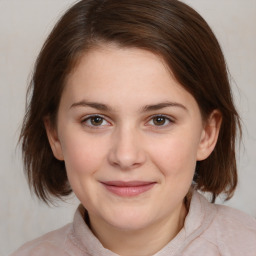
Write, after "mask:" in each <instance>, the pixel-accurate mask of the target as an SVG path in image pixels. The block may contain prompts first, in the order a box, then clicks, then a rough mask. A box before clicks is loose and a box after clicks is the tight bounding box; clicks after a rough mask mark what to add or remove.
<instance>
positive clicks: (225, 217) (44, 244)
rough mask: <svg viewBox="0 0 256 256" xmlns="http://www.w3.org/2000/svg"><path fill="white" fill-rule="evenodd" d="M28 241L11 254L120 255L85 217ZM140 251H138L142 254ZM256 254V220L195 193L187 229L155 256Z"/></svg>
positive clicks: (79, 214) (81, 211)
mask: <svg viewBox="0 0 256 256" xmlns="http://www.w3.org/2000/svg"><path fill="white" fill-rule="evenodd" d="M84 211H85V210H84V208H83V207H82V206H79V208H78V209H77V211H76V213H75V216H74V221H73V223H72V224H68V225H66V226H64V227H63V228H61V229H58V230H55V231H52V232H50V233H48V234H46V235H44V236H42V237H40V238H37V239H36V240H33V241H31V242H28V243H26V244H25V245H23V246H22V247H21V248H20V249H19V250H17V251H16V252H15V253H13V254H12V255H11V256H64V255H65V256H68V255H69V256H89V255H90V256H117V254H115V253H113V252H111V251H109V250H108V249H106V248H104V247H103V246H102V245H101V243H100V241H99V240H98V239H97V238H96V237H95V236H94V235H93V234H92V232H91V231H90V229H89V228H88V226H87V225H86V223H85V222H84V220H83V217H82V216H84ZM139 255H140V253H139V252H138V256H139ZM218 255H221V256H256V221H255V220H254V219H253V218H251V217H249V216H248V215H246V214H244V213H242V212H240V211H238V210H235V209H232V208H229V207H226V206H221V205H215V204H210V203H209V202H208V201H207V200H206V199H205V198H204V197H203V196H202V195H200V194H199V193H198V192H194V194H193V197H192V201H191V204H190V210H189V213H188V215H187V217H186V220H185V225H184V227H183V229H182V230H181V231H180V232H179V233H178V235H177V236H176V237H175V238H174V239H173V240H172V241H170V242H169V243H168V244H167V245H166V246H165V247H164V248H162V249H161V250H160V251H159V252H158V253H156V254H154V256H218Z"/></svg>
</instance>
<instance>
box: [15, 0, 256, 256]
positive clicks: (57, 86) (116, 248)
mask: <svg viewBox="0 0 256 256" xmlns="http://www.w3.org/2000/svg"><path fill="white" fill-rule="evenodd" d="M30 95H31V100H30V101H29V105H28V109H27V114H26V116H25V119H24V123H23V129H22V132H21V137H20V139H21V142H22V149H23V156H24V163H25V169H26V171H27V175H28V178H29V182H30V185H31V186H32V187H33V189H34V191H35V193H36V194H37V195H38V197H39V198H41V199H42V200H43V201H45V202H51V201H52V200H53V198H54V197H58V198H62V197H64V196H66V195H69V194H70V193H71V191H73V192H74V193H75V195H76V196H77V198H78V199H79V200H80V202H81V205H80V206H79V208H78V210H77V212H76V214H75V216H74V221H73V223H72V224H68V225H67V226H65V227H63V228H61V229H59V230H56V231H53V232H51V233H48V234H46V235H45V236H43V237H41V238H39V239H36V240H34V241H31V242H29V243H27V244H26V245H24V246H23V247H21V248H20V249H19V250H18V251H17V252H16V253H14V254H13V255H97V256H99V255H129V256H131V255H141V256H142V255H158V256H159V255H161V256H162V255H254V254H255V251H256V222H255V220H253V219H251V218H250V217H248V216H246V215H245V214H243V213H241V212H239V211H237V210H234V209H231V208H228V207H224V206H218V205H215V204H211V203H209V202H208V201H207V200H206V199H205V198H204V197H203V196H202V195H200V194H199V193H198V191H202V192H209V193H210V194H211V195H212V203H214V201H215V198H216V196H218V195H219V194H221V193H224V194H226V198H227V199H229V198H231V197H232V195H233V193H234V191H235V188H236V185H237V169H236V157H235V141H236V135H237V130H238V131H239V129H240V122H239V116H238V114H237V111H236V109H235V107H234V104H233V100H232V96H231V89H230V85H229V81H228V76H227V71H226V66H225V60H224V57H223V54H222V52H221V49H220V47H219V44H218V42H217V40H216V38H215V36H214V34H213V33H212V31H211V29H210V28H209V26H208V25H207V24H206V22H205V21H204V20H203V18H202V17H201V16H200V15H199V14H198V13H196V12H195V11H194V10H193V9H191V8H190V7H188V6H187V5H185V4H184V3H181V2H179V1H176V0H160V1H149V0H136V1H131V0H123V1H119V0H106V1H103V0H83V1H80V2H78V3H77V4H75V5H74V6H73V7H71V8H70V9H69V10H68V11H67V13H66V14H64V16H63V17H62V18H61V19H60V21H59V22H58V23H57V25H56V26H55V28H54V29H53V31H52V32H51V34H50V36H49V37H48V39H47V40H46V42H45V44H44V46H43V49H42V51H41V53H40V55H39V57H38V60H37V63H36V66H35V72H34V76H33V78H32V81H31V85H30Z"/></svg>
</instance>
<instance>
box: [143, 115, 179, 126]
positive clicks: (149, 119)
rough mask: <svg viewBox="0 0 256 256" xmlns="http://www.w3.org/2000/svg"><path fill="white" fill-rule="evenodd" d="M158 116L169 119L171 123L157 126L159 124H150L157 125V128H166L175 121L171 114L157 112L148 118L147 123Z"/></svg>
mask: <svg viewBox="0 0 256 256" xmlns="http://www.w3.org/2000/svg"><path fill="white" fill-rule="evenodd" d="M156 117H163V118H165V119H166V120H168V121H169V123H168V124H165V125H159V126H157V125H150V126H153V127H157V128H165V127H167V126H169V125H170V124H173V123H174V118H172V117H170V116H169V115H165V114H155V115H152V116H150V117H149V118H148V119H147V122H146V124H148V123H149V122H150V121H151V120H153V119H154V118H156Z"/></svg>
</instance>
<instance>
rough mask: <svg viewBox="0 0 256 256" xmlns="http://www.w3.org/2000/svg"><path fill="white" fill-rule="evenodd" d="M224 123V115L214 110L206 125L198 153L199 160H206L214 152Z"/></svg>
mask: <svg viewBox="0 0 256 256" xmlns="http://www.w3.org/2000/svg"><path fill="white" fill-rule="evenodd" d="M221 122H222V114H221V113H220V111H219V110H214V111H213V112H212V113H211V115H210V116H209V118H208V119H207V120H206V121H205V123H204V129H203V131H202V135H201V140H200V144H199V147H198V151H197V160H198V161H201V160H204V159H206V158H207V157H208V156H209V155H210V154H211V153H212V151H213V150H214V147H215V145H216V143H217V140H218V136H219V131H220V127H221Z"/></svg>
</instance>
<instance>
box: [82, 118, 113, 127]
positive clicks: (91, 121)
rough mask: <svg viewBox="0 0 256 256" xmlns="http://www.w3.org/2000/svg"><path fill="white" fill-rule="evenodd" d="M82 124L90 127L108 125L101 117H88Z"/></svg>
mask: <svg viewBox="0 0 256 256" xmlns="http://www.w3.org/2000/svg"><path fill="white" fill-rule="evenodd" d="M82 122H83V124H85V125H87V126H92V127H96V126H105V125H109V123H108V122H107V121H106V120H105V119H104V118H103V117H102V116H89V117H87V118H85V119H84V120H83V121H82Z"/></svg>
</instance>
